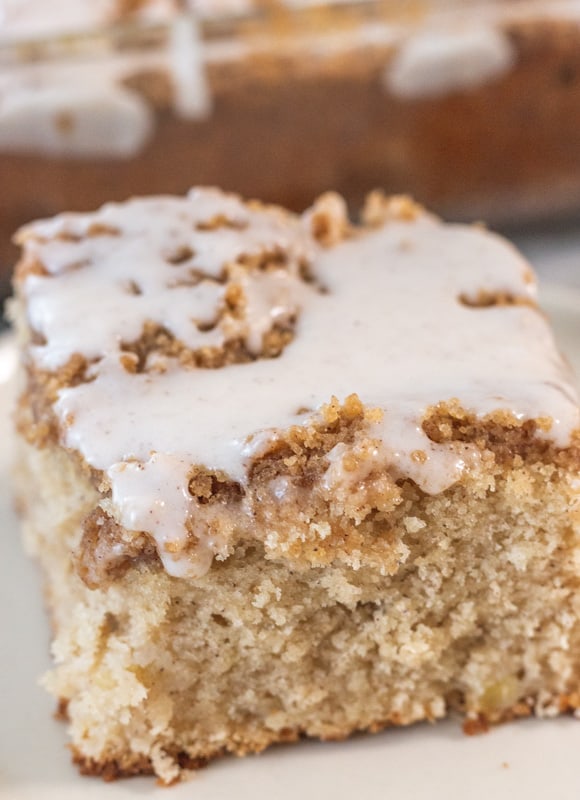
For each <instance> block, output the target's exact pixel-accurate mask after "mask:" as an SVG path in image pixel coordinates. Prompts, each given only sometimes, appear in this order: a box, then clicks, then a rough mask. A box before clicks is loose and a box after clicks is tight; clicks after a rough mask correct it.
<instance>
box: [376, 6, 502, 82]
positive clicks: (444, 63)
mask: <svg viewBox="0 0 580 800" xmlns="http://www.w3.org/2000/svg"><path fill="white" fill-rule="evenodd" d="M514 63H515V50H514V46H513V45H512V43H511V42H510V40H509V39H508V37H507V35H506V34H505V33H504V32H503V31H501V30H500V29H499V28H497V27H494V26H491V25H486V24H483V23H482V22H481V21H478V22H476V23H474V22H471V23H468V24H464V25H459V24H456V25H451V26H448V27H440V28H437V27H433V28H429V27H427V28H425V29H420V30H419V31H418V32H417V33H415V34H412V35H411V36H409V38H408V39H407V40H406V41H405V42H404V43H403V44H402V45H401V46H400V48H399V49H398V51H397V53H396V55H395V56H394V58H393V60H392V62H391V63H390V64H389V66H388V67H387V69H386V72H385V84H386V87H387V88H388V89H389V91H391V92H392V93H393V94H395V95H400V96H401V97H409V98H415V97H433V96H437V95H442V94H447V93H449V92H453V91H461V90H468V89H473V88H476V87H477V86H480V85H481V84H484V83H487V82H488V81H490V80H492V79H494V78H497V77H499V76H500V75H502V74H503V73H505V72H507V71H508V70H509V69H511V67H512V66H513V65H514Z"/></svg>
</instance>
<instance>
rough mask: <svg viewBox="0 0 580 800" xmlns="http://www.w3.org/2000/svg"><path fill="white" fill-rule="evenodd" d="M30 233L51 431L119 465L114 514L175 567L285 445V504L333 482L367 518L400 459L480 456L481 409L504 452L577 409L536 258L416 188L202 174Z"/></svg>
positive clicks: (31, 319)
mask: <svg viewBox="0 0 580 800" xmlns="http://www.w3.org/2000/svg"><path fill="white" fill-rule="evenodd" d="M19 241H20V243H21V244H22V245H23V248H24V254H23V259H22V262H21V265H20V268H19V270H18V272H17V286H18V288H19V291H20V293H21V295H22V296H23V297H24V300H25V303H26V312H27V316H28V323H29V327H30V329H31V331H32V336H31V341H30V344H29V348H28V351H29V370H30V375H31V386H32V382H34V381H35V384H34V386H35V391H37V392H38V391H40V393H41V394H43V395H44V402H45V406H47V407H49V409H50V415H52V423H46V425H45V428H46V433H45V435H49V434H50V430H52V428H51V424H52V426H53V428H56V429H57V431H58V434H59V435H60V438H61V441H62V443H63V444H64V445H65V446H66V447H68V448H70V449H71V451H74V452H76V453H78V454H80V456H81V457H82V458H83V459H84V460H85V461H86V463H87V464H88V465H89V466H90V468H91V469H93V470H97V471H100V473H101V474H102V476H103V486H104V487H105V491H106V492H107V499H106V503H108V504H109V505H107V514H108V515H109V516H110V518H111V519H112V520H114V522H115V523H116V524H118V525H119V526H121V527H122V528H123V529H124V530H126V531H133V532H136V533H139V534H141V533H143V534H146V535H147V536H149V537H150V538H152V539H153V541H154V542H155V543H156V547H157V551H158V554H159V557H160V558H161V559H162V561H163V563H164V565H165V567H166V569H167V570H168V571H169V572H170V573H171V574H174V575H182V576H185V577H195V576H197V575H200V574H202V573H203V571H205V570H207V569H208V568H209V566H210V564H211V561H212V559H213V558H214V557H215V556H216V555H217V556H218V557H219V558H225V557H227V556H228V553H229V552H230V549H231V542H232V537H233V535H234V533H235V532H236V531H239V530H240V529H242V528H244V526H249V527H251V525H252V519H253V518H254V517H255V514H256V513H257V512H256V508H258V506H259V504H258V505H256V502H257V501H256V498H255V496H254V495H252V491H253V485H252V482H253V481H254V479H255V476H256V475H257V474H260V475H261V478H262V479H263V476H264V475H265V474H266V473H265V472H264V471H265V470H266V471H267V469H268V468H269V467H268V464H271V465H272V464H276V465H277V466H276V474H273V475H272V478H271V481H270V483H271V488H270V490H269V495H268V497H269V500H268V502H270V501H271V500H272V498H278V499H277V501H272V502H278V504H279V505H283V504H284V498H287V497H289V496H290V495H292V496H293V497H294V499H295V497H296V493H297V492H298V494H300V492H301V491H304V489H305V488H308V486H310V487H311V488H312V486H315V489H316V492H315V494H316V496H317V497H318V500H317V502H319V501H320V502H325V503H329V502H336V498H339V497H341V498H343V499H342V501H341V502H342V506H341V509H342V510H341V512H340V513H345V514H346V517H347V518H348V519H349V520H350V521H351V522H350V524H351V525H352V524H354V525H355V526H357V525H362V524H363V522H364V520H365V518H366V515H367V514H368V513H371V512H372V513H376V512H377V509H380V508H381V503H383V505H384V504H385V503H386V505H387V506H389V507H391V505H392V504H393V503H394V504H396V502H397V498H398V497H399V495H400V492H399V490H398V489H397V486H398V484H400V482H401V481H412V482H413V483H414V484H415V485H416V486H417V487H418V488H419V489H420V490H421V491H423V492H426V493H430V494H437V493H440V492H443V491H445V490H446V489H447V488H448V487H450V486H451V485H453V484H454V483H455V482H457V481H458V480H461V479H462V477H463V476H465V475H468V474H469V473H470V472H473V471H477V470H479V469H480V468H481V457H482V446H481V445H482V441H481V426H482V425H483V426H484V427H485V426H487V429H489V425H492V426H493V425H495V426H497V429H498V431H499V433H498V435H497V437H496V439H497V442H496V444H495V449H494V448H492V449H491V450H492V452H493V453H495V457H497V458H498V459H500V460H501V459H502V458H504V457H505V453H504V452H503V451H502V447H504V449H505V447H507V448H508V449H509V442H508V439H509V437H510V435H511V436H512V439H518V441H519V440H522V439H525V440H526V441H528V442H529V441H534V442H538V443H542V442H543V443H544V444H543V445H542V444H538V452H540V451H541V449H542V447H544V448H545V447H548V446H551V445H555V446H557V447H560V448H563V447H567V446H569V445H570V441H571V439H570V437H571V434H572V431H573V430H575V429H576V428H577V427H578V403H577V398H576V394H575V391H574V389H573V388H572V383H571V380H570V377H569V375H568V374H567V371H566V368H565V366H564V364H563V362H562V360H561V359H560V358H559V356H558V353H557V350H556V348H555V345H554V342H553V338H552V334H551V332H550V328H549V325H548V323H547V322H546V320H545V318H544V317H543V316H542V314H541V313H539V312H538V310H537V308H536V301H535V284H534V281H533V276H532V275H531V273H530V269H529V267H528V265H527V264H526V262H525V261H524V259H523V258H522V257H521V256H520V255H519V254H518V253H517V252H516V251H515V250H514V249H513V248H512V247H511V246H510V245H509V244H507V243H506V242H505V241H503V240H502V239H501V238H500V237H497V236H495V235H493V234H490V233H488V232H486V231H485V230H482V229H480V228H477V227H467V226H459V225H444V224H442V223H441V222H439V221H438V220H437V219H435V218H434V217H432V216H431V215H429V214H427V213H426V212H424V211H423V210H422V209H421V208H420V207H419V206H417V205H415V204H414V203H412V202H411V201H410V200H408V199H407V198H392V199H391V200H387V199H385V198H384V197H382V196H381V195H379V194H376V193H375V194H373V195H371V197H370V198H369V201H368V204H367V207H366V210H365V213H364V215H363V225H362V226H353V225H352V224H351V223H350V222H349V220H348V216H347V213H346V209H345V205H344V202H343V201H342V199H341V198H339V197H338V196H336V195H332V194H329V195H325V196H323V197H322V198H320V200H319V201H318V202H317V203H316V204H315V205H314V207H313V208H312V209H310V210H309V211H308V212H306V213H305V214H304V215H302V216H296V215H293V214H290V213H289V212H285V211H283V210H281V209H279V208H276V207H271V206H263V205H260V204H258V203H243V202H242V201H241V200H240V199H239V198H237V197H235V196H232V195H224V194H222V193H220V192H218V191H216V190H208V189H197V190H193V191H192V192H191V193H190V194H189V195H188V196H187V197H185V198H169V197H162V198H150V199H136V200H132V201H129V202H128V203H125V204H120V205H108V206H105V207H104V208H103V209H101V210H100V211H98V212H96V213H94V214H76V215H75V214H69V215H63V216H60V217H57V218H55V219H54V220H50V221H45V222H39V223H36V224H33V225H31V226H29V227H28V228H25V229H24V230H23V231H22V232H21V233H20V234H19ZM39 376H41V377H39ZM45 410H46V409H45ZM50 415H49V416H50ZM349 419H350V420H351V422H349V423H348V424H346V427H345V426H344V425H343V426H342V427H341V428H340V430H341V431H342V433H341V435H340V436H339V437H338V438H335V439H333V438H332V436H330V437H329V436H327V435H326V434H327V433H328V432H329V431H330V432H332V430H333V426H336V425H337V424H338V422H340V423H341V425H342V423H344V422H345V420H346V421H347V422H348V420H349ZM355 419H356V420H357V422H356V425H354V423H353V422H352V420H355ZM353 425H354V427H353ZM487 429H486V430H487ZM353 430H356V435H354V434H353V435H351V434H348V435H347V431H351V433H352V431H353ZM488 432H489V431H488ZM506 432H507V434H506ZM478 437H479V438H478ZM488 438H489V437H488ZM492 439H493V437H492ZM502 441H503V445H502ZM305 452H307V453H308V457H306V456H305ZM281 463H283V464H284V469H283V470H282V472H280V464H281ZM262 483H263V480H262ZM373 487H374V488H373ZM192 488H193V491H192ZM370 496H372V497H373V498H374V501H373V502H374V505H373V504H371V505H369V504H368V502H367V501H368V497H370ZM250 497H252V498H253V499H251V502H250V499H249V498H250ZM365 497H366V500H365ZM349 498H351V499H352V498H356V502H355V506H352V504H351V505H349ZM381 498H382V500H381ZM262 501H263V502H264V503H265V505H264V506H263V509H264V508H267V506H268V503H267V502H266V500H265V499H264V498H262ZM353 502H354V501H353ZM348 508H350V511H348ZM345 509H346V511H345ZM357 509H358V510H357ZM361 509H362V510H361ZM365 509H366V511H365ZM383 511H384V509H383ZM340 513H337V518H338V517H339V516H340ZM306 522H308V521H306ZM311 523H312V520H310V522H308V524H307V528H308V525H310V524H311ZM313 524H315V523H313ZM298 527H300V526H298ZM339 528H340V526H338V527H337V530H338V529H339ZM90 530H91V531H92V532H93V534H94V531H95V528H94V526H93V527H92V528H90ZM103 530H105V531H107V532H108V533H110V532H111V531H114V530H115V528H114V527H105V528H104V529H103ZM297 530H298V528H297ZM308 530H311V529H310V528H308ZM311 532H312V531H311ZM331 533H332V532H331ZM93 534H91V535H93ZM101 534H102V531H101ZM309 535H310V534H308V533H307V532H305V531H302V532H301V533H300V534H298V533H297V541H298V540H300V537H301V541H302V543H303V544H304V542H305V541H307V540H308V537H309ZM328 535H330V534H329V532H326V533H325V532H322V533H321V532H320V531H319V532H318V533H316V535H315V537H314V538H315V539H316V538H317V537H318V538H319V539H320V537H321V536H322V538H324V536H328ZM332 535H334V533H333V534H332ZM340 535H341V536H342V535H344V531H342V533H340ZM100 538H101V539H102V538H103V536H102V535H101V537H100ZM89 539H91V537H90V536H89ZM93 539H94V535H93ZM105 539H106V537H105ZM133 540H134V539H132V540H131V541H132V542H133ZM137 540H138V539H137ZM91 541H92V539H91ZM301 546H303V545H301ZM132 547H133V544H131V546H130V547H129V550H128V552H132V549H131V548H132ZM347 549H348V548H347ZM123 552H125V551H123Z"/></svg>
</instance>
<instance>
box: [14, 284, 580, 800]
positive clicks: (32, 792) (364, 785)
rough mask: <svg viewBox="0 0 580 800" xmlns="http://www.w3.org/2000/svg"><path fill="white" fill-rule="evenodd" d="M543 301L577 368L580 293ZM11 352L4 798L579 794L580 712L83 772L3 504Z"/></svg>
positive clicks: (554, 290) (478, 799)
mask: <svg viewBox="0 0 580 800" xmlns="http://www.w3.org/2000/svg"><path fill="white" fill-rule="evenodd" d="M543 302H544V307H545V308H546V310H547V311H548V313H549V315H550V316H551V318H552V321H553V323H554V326H555V328H556V331H557V334H558V337H559V341H560V344H561V347H562V349H563V351H564V352H565V353H566V354H567V355H568V357H569V359H570V361H571V362H572V363H573V365H574V366H575V368H576V373H577V374H578V375H580V292H578V291H574V290H570V289H567V288H558V287H546V288H545V290H544V293H543ZM13 361H14V348H13V345H12V343H11V342H10V341H9V340H8V339H6V338H5V339H4V341H3V342H0V532H1V535H0V571H1V574H0V654H1V655H0V798H2V800H90V799H91V798H103V800H122V799H124V800H127V799H128V798H132V797H136V796H138V795H144V796H145V797H162V798H163V800H183V798H195V800H216V799H217V798H220V799H223V800H226V799H228V800H229V798H232V800H233V798H244V797H246V796H247V797H251V798H252V800H266V799H267V800H295V798H296V797H298V798H300V799H301V800H311V798H312V800H314V799H316V800H326V799H327V798H332V800H347V799H348V800H353V799H354V798H356V799H357V800H358V798H361V800H379V798H380V800H386V798H389V800H390V799H391V798H392V800H422V798H425V800H427V798H428V799H429V800H456V799H457V800H459V798H461V799H462V800H463V799H464V798H465V800H518V799H519V798H525V800H540V798H541V800H545V799H546V798H549V800H578V799H579V798H580V769H579V762H580V722H579V721H577V720H574V719H572V718H563V719H557V720H550V721H547V720H545V721H539V720H525V721H523V722H518V723H514V724H511V725H505V726H503V727H500V728H497V729H495V730H493V731H492V732H491V733H489V734H487V735H484V736H477V737H473V738H469V737H466V736H463V734H462V733H461V730H460V727H459V724H458V723H457V722H456V721H447V722H444V723H439V724H437V725H435V726H430V725H426V724H425V725H417V726H414V727H413V728H410V729H404V730H389V731H385V732H383V733H380V734H377V735H375V736H359V737H356V738H354V739H352V740H351V741H349V742H343V743H339V744H322V743H318V742H304V743H301V744H298V745H291V746H283V747H275V748H273V749H271V750H269V751H268V752H266V753H264V754H262V755H260V756H252V757H249V758H246V759H243V760H238V759H235V758H226V759H223V760H221V761H218V762H216V763H214V764H213V765H211V766H210V767H209V768H208V769H206V770H202V771H201V772H200V773H198V775H197V776H196V777H195V778H194V779H193V780H191V781H190V782H189V783H186V784H181V785H179V786H177V787H175V788H173V789H170V790H168V789H159V788H157V787H156V786H155V784H154V782H153V780H151V779H143V778H139V779H132V780H127V781H121V782H118V783H115V784H108V785H106V784H103V783H102V782H101V781H99V780H98V779H91V778H80V777H79V776H78V774H77V772H76V770H75V769H74V768H73V767H72V766H71V764H70V761H69V757H68V753H67V751H66V749H65V742H66V738H65V728H64V726H63V725H62V723H58V722H56V721H54V720H53V718H52V712H53V710H54V703H53V701H52V700H51V699H50V698H49V697H47V695H46V694H45V693H44V691H43V690H41V689H40V688H39V687H38V686H37V679H38V676H39V675H40V674H41V673H42V672H43V671H44V670H45V669H46V668H47V667H48V665H49V660H48V654H47V653H48V629H47V623H46V620H45V617H44V614H43V611H42V600H41V596H40V589H39V575H38V573H37V570H36V568H35V566H34V564H31V563H30V562H29V561H27V560H26V559H25V557H24V556H23V554H22V551H21V548H20V543H19V539H18V530H17V524H16V520H15V518H14V515H13V513H12V510H11V506H10V493H9V486H8V480H9V475H8V472H9V470H8V464H9V459H10V456H9V452H8V449H9V440H10V437H9V431H10V426H9V410H8V409H9V406H10V402H11V401H10V398H9V396H8V395H9V391H8V387H7V385H6V376H7V374H8V373H9V372H10V365H11V363H12V362H13Z"/></svg>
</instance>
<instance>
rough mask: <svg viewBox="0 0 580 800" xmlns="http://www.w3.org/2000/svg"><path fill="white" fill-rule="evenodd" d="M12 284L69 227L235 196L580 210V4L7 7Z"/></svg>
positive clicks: (4, 38) (4, 238) (293, 201)
mask: <svg viewBox="0 0 580 800" xmlns="http://www.w3.org/2000/svg"><path fill="white" fill-rule="evenodd" d="M0 9H1V12H2V13H1V18H0V19H1V22H0V175H1V176H2V188H3V191H2V194H1V196H0V265H1V266H0V269H1V270H3V271H5V273H6V274H7V272H8V264H9V263H10V262H11V259H12V255H11V246H10V244H9V242H10V237H11V235H12V232H13V231H14V230H15V229H16V228H17V227H18V226H19V225H20V224H22V223H24V222H26V221H27V220H29V219H31V218H33V217H38V216H47V215H52V214H54V213H57V212H59V211H61V210H63V209H64V208H76V209H79V210H88V209H93V208H96V207H97V206H98V205H100V204H101V203H102V202H103V201H105V200H110V199H118V200H122V199H125V198H127V197H129V196H131V195H134V194H150V193H181V192H184V191H186V190H187V188H188V187H189V186H191V185H193V184H206V185H207V184H210V185H211V184H213V185H221V186H224V187H225V188H226V189H230V190H235V191H239V192H241V193H243V194H244V195H246V196H259V197H261V198H264V199H265V200H268V201H273V202H279V203H283V204H284V205H287V206H289V207H291V208H294V209H302V208H304V207H305V205H306V204H307V203H308V201H309V199H310V198H311V197H312V196H314V195H316V194H317V193H320V192H321V191H324V190H327V189H335V190H338V191H340V192H342V194H344V196H345V197H346V198H347V200H348V201H349V203H350V204H351V206H352V207H353V208H356V207H357V206H358V205H359V204H360V201H361V199H362V197H363V196H364V195H365V193H366V192H368V191H369V190H370V189H372V188H374V187H380V188H383V189H385V190H387V191H389V192H400V191H405V192H409V193H412V194H414V195H415V196H416V197H417V198H418V199H419V200H421V201H423V202H425V203H428V204H429V205H430V206H431V207H433V208H434V209H435V210H436V211H438V212H440V213H443V214H445V215H446V216H447V217H449V218H462V219H465V218H485V219H486V220H488V221H490V222H492V223H494V224H496V223H505V222H514V221H515V222H522V221H523V222H526V221H530V220H536V219H539V218H552V217H554V216H556V215H562V214H570V213H573V212H574V211H576V210H577V209H578V208H580V7H579V4H578V3H577V2H559V3H551V2H527V0H519V1H518V0H499V1H498V2H493V1H492V0H488V2H485V3H477V4H475V3H471V2H469V3H461V2H441V0H432V1H431V2H429V0H423V2H413V3H408V2H395V0H360V2H354V3H349V2H334V3H327V4H324V5H320V4H317V3H314V2H310V1H309V0H294V1H293V2H291V3H289V2H288V3H286V4H282V3H280V2H276V0H253V2H252V0H197V1H195V0H191V2H178V0H150V1H149V2H147V0H90V2H89V0H58V2H51V3H50V4H48V3H46V2H40V1H39V0H36V1H34V0H20V2H18V0H4V2H3V3H1V4H0Z"/></svg>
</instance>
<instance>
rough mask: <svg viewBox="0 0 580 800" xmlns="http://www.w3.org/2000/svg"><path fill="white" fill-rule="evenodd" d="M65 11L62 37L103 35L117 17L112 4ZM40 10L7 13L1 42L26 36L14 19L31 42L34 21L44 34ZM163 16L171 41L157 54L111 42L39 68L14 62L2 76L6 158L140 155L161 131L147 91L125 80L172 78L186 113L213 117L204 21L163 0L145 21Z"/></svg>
mask: <svg viewBox="0 0 580 800" xmlns="http://www.w3.org/2000/svg"><path fill="white" fill-rule="evenodd" d="M61 5H62V8H61ZM61 5H59V6H58V7H57V8H55V9H52V7H51V12H53V13H52V15H51V16H50V19H51V20H53V21H55V20H60V23H61V25H62V29H61V30H60V31H59V32H61V33H64V32H66V31H68V30H69V27H70V29H71V30H74V31H76V30H77V28H79V30H81V31H82V30H85V29H86V30H92V31H93V32H95V31H97V30H98V29H99V27H100V26H102V25H105V24H107V23H110V22H112V21H113V20H114V19H115V17H114V13H113V12H114V6H115V3H113V2H111V0H107V1H106V2H105V1H103V2H96V3H94V4H93V5H90V4H88V3H82V2H79V3H77V2H76V0H75V3H73V4H72V5H73V6H74V7H75V13H73V14H71V16H70V17H68V16H67V15H66V14H65V11H66V10H67V9H68V5H69V2H68V0H67V1H66V2H65V0H62V2H61ZM43 7H44V8H45V9H46V8H47V7H48V4H47V3H44V4H43ZM35 8H36V4H35V3H34V2H32V0H29V3H24V6H22V7H20V6H19V7H18V8H16V6H15V8H14V9H13V10H12V16H11V14H10V13H7V14H6V19H5V20H4V25H2V23H0V42H1V40H2V37H4V38H8V39H10V37H11V35H12V34H14V35H16V33H17V32H18V31H19V30H20V28H19V26H18V25H17V26H16V28H15V29H14V27H13V25H11V24H10V20H11V19H12V17H14V20H12V22H14V21H15V20H16V22H18V20H21V23H22V28H23V30H22V31H21V32H20V33H21V36H22V37H23V38H26V35H25V33H26V26H25V22H26V20H29V21H30V22H31V23H32V27H31V28H30V30H29V31H28V35H29V36H30V37H31V38H34V35H35V32H36V30H37V29H36V27H35V25H36V24H38V25H39V26H40V28H39V30H40V32H42V30H43V27H42V25H43V24H42V19H43V18H42V16H40V17H39V18H38V19H37V18H36V17H35V16H34V13H33V12H34V10H35ZM170 11H171V13H169V12H170ZM17 12H18V13H17ZM61 12H62V14H63V16H61V17H59V14H60V13H61ZM162 12H163V13H162ZM159 14H161V15H162V17H163V18H166V21H167V22H168V28H167V30H168V33H167V42H166V43H165V44H160V45H159V46H157V47H155V48H152V47H151V48H149V49H147V48H143V49H139V48H135V49H134V50H130V49H127V50H124V51H123V50H119V51H117V50H116V49H115V47H114V46H113V44H112V43H110V42H108V41H107V40H106V37H105V38H104V40H103V43H102V44H101V50H99V51H98V54H97V55H95V53H94V52H93V51H92V50H89V48H88V47H85V48H83V46H82V43H81V44H80V45H78V47H79V51H78V53H77V51H73V54H72V55H71V52H70V51H69V50H67V49H65V50H63V54H62V57H61V58H54V57H53V58H47V59H45V60H41V61H39V62H36V61H34V60H31V61H30V62H27V61H26V59H24V61H20V60H19V59H18V58H14V59H13V60H12V62H8V64H7V65H6V66H5V68H3V70H2V71H0V152H8V153H27V154H30V153H33V154H38V155H42V156H55V155H56V156H59V157H64V156H66V157H70V158H127V157H132V156H136V155H138V154H139V153H140V151H141V150H142V149H143V147H144V146H145V145H146V144H147V142H148V141H149V139H150V137H151V135H152V133H153V130H154V110H153V108H151V107H150V105H149V102H148V101H147V100H146V99H145V97H144V96H143V95H142V94H141V93H140V92H138V91H136V90H134V89H129V88H127V86H126V85H125V83H124V82H125V81H126V80H127V79H130V78H132V77H134V76H136V75H137V76H138V75H140V74H144V73H159V74H161V75H165V76H168V77H169V80H170V82H171V84H172V92H173V102H174V108H175V111H176V113H177V114H178V115H180V116H183V117H187V118H189V119H199V118H205V117H206V116H207V115H208V114H209V113H210V110H211V104H210V93H209V88H208V85H207V81H206V74H205V48H204V46H203V45H202V42H201V40H200V36H199V31H198V25H197V22H196V20H195V18H194V17H192V16H188V15H184V14H177V13H175V8H174V4H173V3H167V2H161V0H160V1H159V2H154V3H151V4H150V5H148V6H147V7H146V8H145V9H144V11H143V14H141V15H140V18H145V19H149V18H152V19H155V18H156V16H158V15H159ZM81 23H82V24H81ZM55 32H56V31H55ZM24 52H26V50H24ZM63 120H64V124H63Z"/></svg>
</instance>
